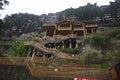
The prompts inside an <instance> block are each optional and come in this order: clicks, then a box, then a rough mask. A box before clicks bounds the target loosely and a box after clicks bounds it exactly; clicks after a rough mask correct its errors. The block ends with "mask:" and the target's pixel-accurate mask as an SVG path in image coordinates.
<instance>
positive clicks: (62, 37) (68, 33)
mask: <svg viewBox="0 0 120 80" xmlns="http://www.w3.org/2000/svg"><path fill="white" fill-rule="evenodd" d="M43 26H44V28H45V36H46V39H51V40H52V43H50V44H48V45H49V46H50V45H51V46H52V45H55V46H56V44H58V42H59V43H61V44H62V45H63V48H64V45H65V46H69V47H70V48H74V47H76V48H77V47H78V45H77V43H78V42H77V37H78V36H86V35H87V34H92V33H94V32H96V30H97V26H96V25H95V24H92V23H88V22H86V23H82V22H79V21H68V20H64V21H60V22H57V23H46V24H43ZM55 46H54V47H55Z"/></svg>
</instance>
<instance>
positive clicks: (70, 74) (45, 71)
mask: <svg viewBox="0 0 120 80" xmlns="http://www.w3.org/2000/svg"><path fill="white" fill-rule="evenodd" d="M28 67H29V69H30V71H31V73H32V75H34V76H37V77H40V76H41V77H63V78H75V77H81V78H96V79H105V80H110V79H111V75H110V72H109V70H108V69H103V68H78V67H45V66H44V67H41V66H36V65H35V64H34V63H32V62H31V61H29V62H28Z"/></svg>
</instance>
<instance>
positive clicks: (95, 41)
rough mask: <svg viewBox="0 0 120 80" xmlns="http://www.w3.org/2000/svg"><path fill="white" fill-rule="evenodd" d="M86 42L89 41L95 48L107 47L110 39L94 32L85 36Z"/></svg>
mask: <svg viewBox="0 0 120 80" xmlns="http://www.w3.org/2000/svg"><path fill="white" fill-rule="evenodd" d="M83 41H84V43H89V44H91V45H92V46H93V47H95V48H102V49H104V48H107V46H108V44H110V39H109V38H108V37H106V36H104V35H102V34H93V35H89V36H86V37H84V38H83Z"/></svg>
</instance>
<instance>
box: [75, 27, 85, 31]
mask: <svg viewBox="0 0 120 80" xmlns="http://www.w3.org/2000/svg"><path fill="white" fill-rule="evenodd" d="M73 30H74V31H81V30H84V28H83V27H74V28H73Z"/></svg>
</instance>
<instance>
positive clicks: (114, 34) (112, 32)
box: [108, 29, 120, 38]
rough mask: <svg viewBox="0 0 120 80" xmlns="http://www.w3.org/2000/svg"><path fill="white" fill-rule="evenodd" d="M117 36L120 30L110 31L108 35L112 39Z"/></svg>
mask: <svg viewBox="0 0 120 80" xmlns="http://www.w3.org/2000/svg"><path fill="white" fill-rule="evenodd" d="M119 34H120V30H119V29H115V30H113V31H111V32H110V33H109V34H108V35H109V36H111V37H112V38H115V37H116V36H117V35H119Z"/></svg>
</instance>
